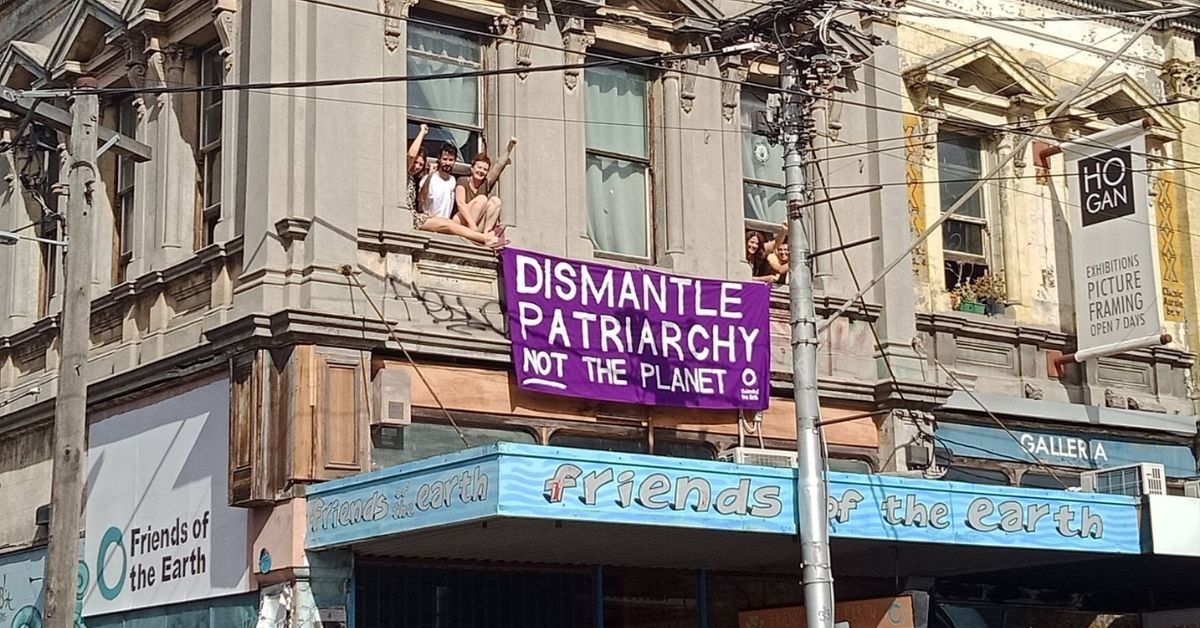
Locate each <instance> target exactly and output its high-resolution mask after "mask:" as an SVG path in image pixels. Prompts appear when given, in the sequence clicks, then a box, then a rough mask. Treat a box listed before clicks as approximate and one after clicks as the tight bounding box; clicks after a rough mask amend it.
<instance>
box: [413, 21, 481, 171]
mask: <svg viewBox="0 0 1200 628" xmlns="http://www.w3.org/2000/svg"><path fill="white" fill-rule="evenodd" d="M430 17H433V18H436V19H437V20H439V21H444V22H447V23H448V24H451V25H454V24H457V23H458V22H457V21H455V20H453V19H452V18H448V17H447V16H444V15H438V14H433V15H432V16H430ZM413 28H417V29H426V30H431V31H435V32H441V33H449V34H452V35H454V36H456V37H462V38H463V39H466V40H469V41H471V42H472V43H474V44H475V46H476V48H477V49H478V51H479V61H478V67H475V68H474V70H478V71H486V70H488V69H489V68H488V66H489V65H490V64H489V54H488V51H489V50H488V49H489V47H490V46H489V43H488V41H487V40H485V39H483V38H480V37H477V36H474V35H471V34H469V33H463V32H461V31H458V30H452V29H447V28H441V27H438V26H434V25H431V24H424V23H422V24H417V23H415V22H407V23H406V25H405V34H404V55H405V71H406V72H407V71H408V68H407V66H408V55H412V54H415V55H416V56H418V57H424V58H426V59H434V60H443V61H447V62H451V63H454V64H456V65H461V64H462V60H460V59H454V58H449V57H439V56H437V55H430V54H426V53H423V52H421V51H414V50H413V49H412V48H410V47H409V44H410V42H411V41H412V37H411V36H410V30H411V29H413ZM475 81H476V84H477V85H478V88H477V89H476V100H477V101H478V102H476V106H475V116H476V118H475V119H476V124H475V125H474V126H472V125H464V124H462V123H459V122H446V121H443V120H438V119H437V118H435V117H433V116H432V115H428V114H429V113H430V112H427V111H424V110H418V111H420V112H422V113H424V114H426V115H422V113H414V110H413V109H412V108H411V100H412V99H411V98H409V97H408V92H407V90H408V89H411V87H407V86H406V88H405V89H406V92H405V103H406V105H405V140H404V148H405V150H406V151H407V150H408V144H409V143H410V142H411V141H412V140H413V138H415V137H416V129H417V128H419V127H420V125H422V124H425V125H428V126H429V130H430V132H432V131H433V130H434V129H437V128H445V129H452V130H456V131H466V132H468V133H470V134H471V135H473V136H474V137H475V140H474V147H473V148H472V149H470V150H468V151H463V149H462V147H461V146H455V148H457V149H458V151H459V155H458V160H457V162H456V165H457V166H460V167H461V166H469V165H470V163H469V161H468V160H470V159H472V158H473V157H474V156H475V154H476V153H479V152H483V151H484V150H485V149H486V148H487V122H486V121H487V117H488V111H487V104H488V95H489V93H490V85H491V81H489V80H487V77H486V76H478V77H475ZM442 143H444V140H433V139H429V138H428V137H426V139H425V141H424V142H423V145H424V147H425V152H426V154H427V155H429V156H430V157H431V158H433V159H436V158H437V154H438V152H439V151H440V150H441V146H442ZM464 152H469V153H470V154H464ZM460 169H462V170H464V172H465V168H455V170H456V172H457V171H458V170H460Z"/></svg>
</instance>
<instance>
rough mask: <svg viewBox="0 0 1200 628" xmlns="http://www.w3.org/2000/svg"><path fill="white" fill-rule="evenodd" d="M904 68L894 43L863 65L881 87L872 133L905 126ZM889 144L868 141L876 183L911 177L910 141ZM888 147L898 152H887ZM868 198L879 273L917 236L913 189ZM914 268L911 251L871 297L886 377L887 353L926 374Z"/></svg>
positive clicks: (904, 375) (868, 78) (871, 24)
mask: <svg viewBox="0 0 1200 628" xmlns="http://www.w3.org/2000/svg"><path fill="white" fill-rule="evenodd" d="M863 26H864V31H865V32H866V34H867V35H869V36H875V37H880V38H882V39H883V40H884V41H896V40H897V34H896V25H895V23H894V22H891V21H889V20H885V19H881V18H877V17H871V18H868V19H866V20H864V23H863ZM900 69H901V67H900V56H899V52H898V51H897V49H896V48H895V47H893V46H879V47H877V48H876V49H875V56H874V57H872V63H870V64H867V65H866V66H864V68H863V72H864V73H865V74H864V76H863V84H864V85H873V86H876V87H877V88H869V89H867V90H866V93H865V98H866V102H867V105H868V108H867V109H866V110H865V112H864V116H865V117H866V127H867V137H874V138H886V137H892V136H894V135H895V134H896V132H897V130H898V129H902V128H904V120H903V114H902V113H901V111H902V110H903V104H904V103H903V101H902V98H901V96H900V94H902V93H904V84H903V82H902V81H901V80H900V78H898V77H899V75H900ZM889 146H890V147H886V148H885V147H881V146H879V145H878V143H877V142H874V141H872V142H871V143H870V144H869V145H868V148H870V149H872V150H875V151H877V152H874V153H872V154H871V155H868V156H867V157H866V163H867V170H868V172H869V173H870V177H871V180H870V183H888V182H895V181H904V180H905V167H906V162H905V159H904V147H903V146H897V145H896V144H895V143H894V142H892V143H889ZM888 151H890V152H892V154H891V155H886V154H884V153H885V152H888ZM867 199H868V203H869V207H870V216H871V231H872V233H873V234H875V235H878V236H880V239H879V240H878V241H877V242H876V243H875V244H874V247H873V248H874V265H873V268H872V274H873V275H874V274H878V273H879V272H880V271H881V270H882V269H883V266H884V265H885V264H887V263H889V262H891V261H892V260H893V259H895V258H896V257H897V256H899V255H900V254H901V253H903V251H904V250H905V249H906V248H907V247H908V245H909V243H910V242H912V236H911V234H910V227H909V217H908V213H907V212H905V211H903V208H905V207H907V206H908V197H907V190H906V189H905V187H904V186H898V185H891V186H885V187H884V188H883V189H882V190H880V191H879V192H876V193H874V194H871V195H869V196H868V197H867ZM911 268H912V259H911V255H909V256H907V258H906V259H905V260H904V261H902V262H901V263H900V265H899V266H897V267H896V268H895V269H894V270H893V271H892V272H889V273H887V274H886V275H884V278H883V280H882V281H881V282H880V283H879V284H878V285H877V286H876V287H875V290H874V293H873V294H869V295H867V296H868V298H869V299H870V300H873V301H875V302H877V303H879V304H880V305H881V306H882V311H881V313H880V317H879V321H878V323H877V325H876V329H877V331H878V333H879V338H880V341H881V344H882V345H883V346H881V347H879V348H878V350H877V354H876V373H877V376H878V378H879V379H880V380H884V379H890V373H889V371H888V368H887V365H886V364H885V363H884V360H883V358H884V357H885V355H886V356H887V358H888V359H890V361H891V366H892V369H893V370H894V371H895V374H896V376H897V378H899V379H900V380H902V381H903V380H915V381H923V380H924V373H923V371H922V368H921V363H920V361H919V359H918V358H917V356H916V354H915V352H914V351H913V350H912V340H913V338H914V337H916V335H917V329H916V302H915V299H914V293H913V274H912V272H911Z"/></svg>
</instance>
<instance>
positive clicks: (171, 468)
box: [81, 380, 249, 617]
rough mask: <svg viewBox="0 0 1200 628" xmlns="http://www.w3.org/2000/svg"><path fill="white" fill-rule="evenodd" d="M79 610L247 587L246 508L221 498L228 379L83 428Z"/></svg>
mask: <svg viewBox="0 0 1200 628" xmlns="http://www.w3.org/2000/svg"><path fill="white" fill-rule="evenodd" d="M89 443H90V445H89V448H88V464H89V472H88V497H87V535H86V536H85V537H84V552H83V562H84V563H85V564H86V565H87V567H88V569H89V574H88V575H89V576H90V577H89V578H88V579H87V580H86V581H83V580H81V583H82V584H83V586H82V592H83V595H84V600H83V613H84V615H85V616H88V617H90V616H93V615H101V614H106V613H112V612H116V611H123V610H129V609H136V608H145V607H150V606H161V605H164V604H171V603H175V602H184V601H189V600H199V599H205V598H210V597H217V596H221V595H228V594H231V593H240V592H243V591H247V590H249V568H248V566H247V563H248V559H247V554H248V550H247V545H248V543H247V538H248V537H247V525H246V511H245V510H243V509H240V508H233V507H230V506H229V501H228V496H227V492H228V485H229V482H228V462H227V458H228V456H227V454H228V451H229V382H228V381H226V380H219V381H216V382H212V383H209V384H206V385H203V386H199V387H196V388H193V389H191V390H187V391H185V392H183V393H182V394H178V395H176V396H174V397H171V398H168V399H163V400H162V401H159V402H156V403H152V404H150V405H146V406H143V407H140V408H136V409H133V410H130V411H128V412H123V413H121V414H118V415H116V416H113V417H109V418H107V419H104V420H102V421H97V422H95V423H94V424H92V425H91V426H90V428H89Z"/></svg>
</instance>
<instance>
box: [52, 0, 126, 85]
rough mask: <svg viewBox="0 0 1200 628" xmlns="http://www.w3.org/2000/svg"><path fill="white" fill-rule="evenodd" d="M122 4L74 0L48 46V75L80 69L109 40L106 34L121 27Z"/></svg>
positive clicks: (113, 0) (110, 0)
mask: <svg viewBox="0 0 1200 628" xmlns="http://www.w3.org/2000/svg"><path fill="white" fill-rule="evenodd" d="M124 4H125V0H77V1H76V2H75V4H74V5H73V6H72V7H71V13H70V14H69V15H68V16H67V21H66V23H65V24H64V25H63V27H62V30H61V31H60V32H59V34H58V38H57V39H56V40H55V42H54V46H53V47H52V48H51V49H50V59H49V63H48V64H47V67H48V68H49V70H50V74H51V76H52V77H58V76H60V75H63V74H76V73H80V72H82V69H83V67H84V66H85V65H86V64H87V62H88V61H90V60H91V59H92V58H93V57H94V56H96V55H97V54H99V53H100V51H102V50H104V47H105V46H106V45H107V44H108V43H109V34H110V33H111V32H112V31H114V30H117V29H120V28H122V27H123V26H124V21H123V20H122V19H121V8H122V6H123V5H124Z"/></svg>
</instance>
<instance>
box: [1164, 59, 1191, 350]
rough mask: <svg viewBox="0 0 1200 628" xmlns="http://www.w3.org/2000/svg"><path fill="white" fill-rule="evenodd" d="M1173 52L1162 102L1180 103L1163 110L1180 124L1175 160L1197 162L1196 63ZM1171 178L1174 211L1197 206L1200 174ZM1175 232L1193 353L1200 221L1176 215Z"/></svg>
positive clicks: (1187, 172) (1178, 173)
mask: <svg viewBox="0 0 1200 628" xmlns="http://www.w3.org/2000/svg"><path fill="white" fill-rule="evenodd" d="M1184 43H1185V44H1188V43H1190V42H1189V41H1185V42H1184ZM1173 48H1176V49H1177V56H1176V58H1172V59H1169V60H1168V61H1167V62H1166V63H1164V64H1163V67H1162V74H1161V77H1162V80H1163V86H1164V88H1165V89H1164V90H1163V91H1164V98H1165V99H1166V100H1167V101H1168V102H1175V101H1182V102H1176V104H1174V105H1171V106H1170V107H1168V108H1167V111H1169V112H1170V113H1172V114H1174V115H1175V116H1177V117H1179V119H1180V120H1182V121H1183V122H1184V128H1183V131H1182V132H1181V133H1180V140H1181V141H1180V142H1178V147H1177V150H1176V151H1175V156H1176V157H1177V158H1178V159H1179V160H1180V161H1181V162H1195V161H1200V148H1197V147H1198V146H1200V124H1197V123H1196V122H1195V121H1196V120H1200V103H1197V102H1196V101H1195V100H1192V99H1194V98H1195V97H1196V96H1198V95H1200V63H1197V62H1196V60H1195V58H1194V56H1193V54H1194V53H1193V51H1192V48H1191V46H1190V45H1176V46H1173ZM1174 174H1175V176H1176V180H1175V181H1176V183H1177V184H1179V185H1176V186H1175V189H1176V194H1177V196H1176V203H1178V207H1180V208H1189V207H1192V206H1194V205H1195V204H1196V203H1197V202H1200V193H1198V192H1196V190H1198V189H1200V172H1197V171H1196V170H1195V169H1191V168H1181V169H1179V170H1178V171H1176V172H1175V173H1174ZM1176 228H1177V229H1178V231H1177V233H1176V234H1175V240H1176V246H1177V247H1178V252H1179V254H1180V255H1181V257H1182V264H1181V265H1182V267H1183V285H1184V289H1183V291H1182V292H1183V294H1184V313H1185V314H1184V318H1185V320H1187V321H1190V322H1191V324H1189V325H1187V330H1188V333H1187V338H1186V342H1187V344H1188V346H1189V347H1190V348H1191V350H1192V351H1195V350H1196V348H1197V347H1200V328H1198V326H1197V325H1196V324H1195V321H1197V320H1200V303H1198V302H1197V295H1198V294H1200V292H1198V291H1200V277H1198V276H1197V268H1196V263H1197V261H1200V237H1197V236H1196V235H1195V233H1196V230H1197V229H1200V220H1197V219H1196V217H1195V216H1194V215H1193V213H1192V212H1191V211H1186V210H1185V211H1180V212H1179V224H1178V225H1176Z"/></svg>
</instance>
